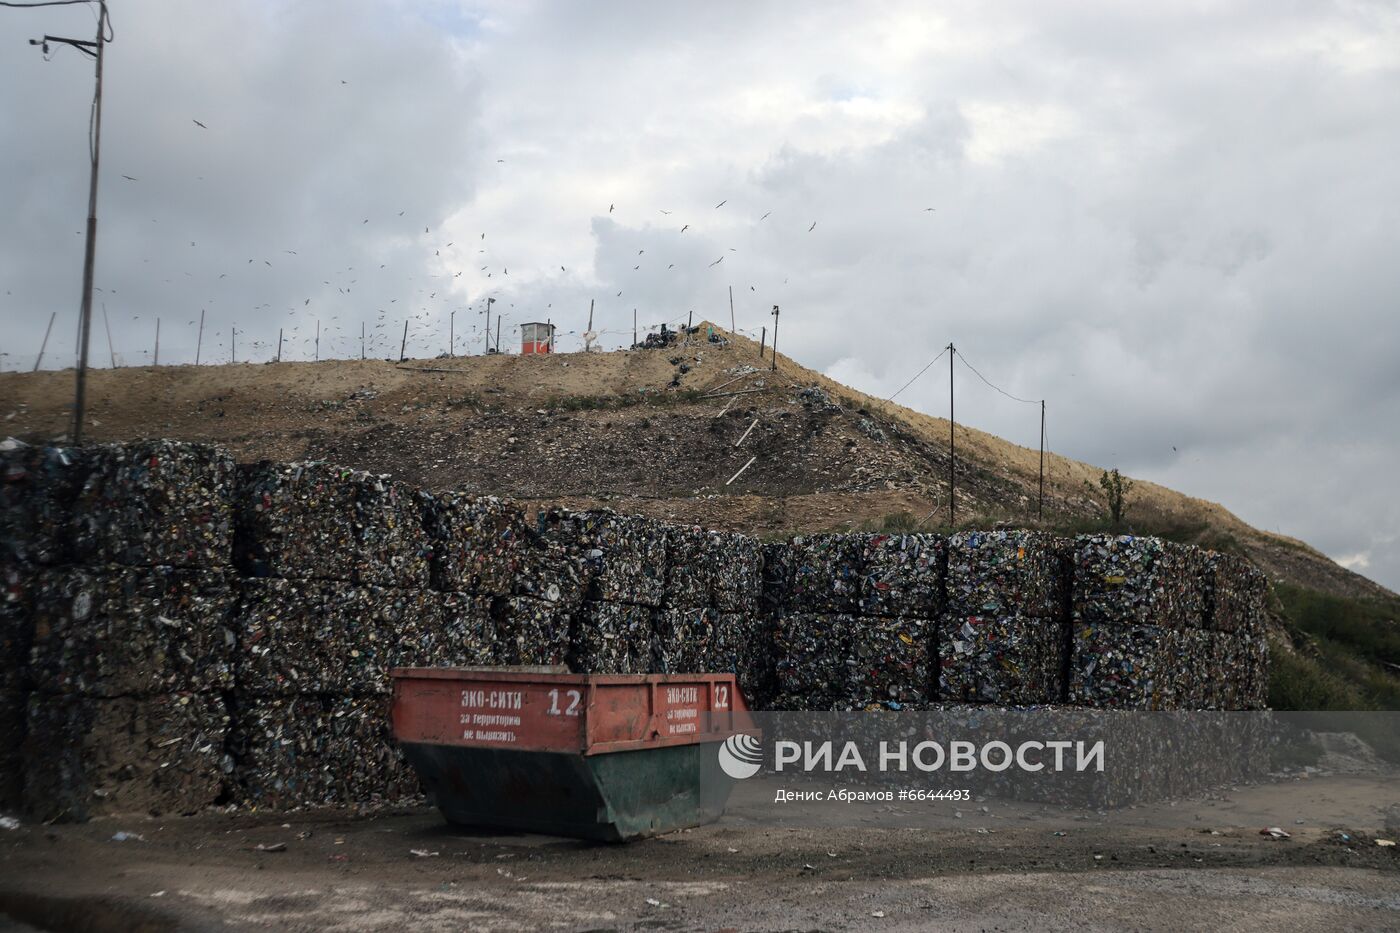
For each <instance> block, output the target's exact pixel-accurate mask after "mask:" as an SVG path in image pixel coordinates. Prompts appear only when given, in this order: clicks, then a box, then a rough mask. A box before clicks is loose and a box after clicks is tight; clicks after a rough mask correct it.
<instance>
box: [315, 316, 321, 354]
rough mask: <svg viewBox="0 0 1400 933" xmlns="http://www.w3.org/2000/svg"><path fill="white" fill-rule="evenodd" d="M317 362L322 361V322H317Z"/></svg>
mask: <svg viewBox="0 0 1400 933" xmlns="http://www.w3.org/2000/svg"><path fill="white" fill-rule="evenodd" d="M316 362H318V363H319V362H321V322H320V321H319V320H318V321H317V322H316Z"/></svg>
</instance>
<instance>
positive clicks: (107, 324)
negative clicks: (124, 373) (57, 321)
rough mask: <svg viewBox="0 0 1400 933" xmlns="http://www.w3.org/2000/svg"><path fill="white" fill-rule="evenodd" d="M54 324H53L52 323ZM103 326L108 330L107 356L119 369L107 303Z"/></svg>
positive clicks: (103, 304)
mask: <svg viewBox="0 0 1400 933" xmlns="http://www.w3.org/2000/svg"><path fill="white" fill-rule="evenodd" d="M50 323H51V324H52V322H50ZM102 326H104V327H105V328H107V355H108V356H109V357H111V358H112V368H113V369H116V368H117V351H116V350H114V349H112V322H111V321H109V320H107V302H105V301H104V302H102Z"/></svg>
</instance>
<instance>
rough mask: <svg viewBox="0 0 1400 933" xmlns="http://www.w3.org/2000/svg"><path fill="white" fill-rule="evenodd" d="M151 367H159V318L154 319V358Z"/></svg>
mask: <svg viewBox="0 0 1400 933" xmlns="http://www.w3.org/2000/svg"><path fill="white" fill-rule="evenodd" d="M152 365H154V366H159V365H160V318H156V358H155V362H154V363H153V364H152Z"/></svg>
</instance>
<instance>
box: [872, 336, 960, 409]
mask: <svg viewBox="0 0 1400 933" xmlns="http://www.w3.org/2000/svg"><path fill="white" fill-rule="evenodd" d="M947 352H948V348H947V347H944V348H943V352H942V353H939V354H938V355H937V356H935V357H934V358H933V359H931V360H929V361H928V366H925V367H924V368H923V369H921V370H919V371H918V372H916V373H915V374H914V378H913V379H910V380H909V381H908V382H906V383H904V385H902V386H900V387H899V392H903V391H904V390H905V389H907V388H909V387H910V386H911V385H913V384H914V383H915V382H916V381H917V380H918V378H919V377H920V376H922V375H923V374H924V373H926V372H928V371H929V368H930V367H932V366H933V364H934V363H937V362H938V361H939V360H941V359H943V353H947ZM899 392H896V393H895V394H894V395H891V396H890V397H889V398H887V399H885V401H887V402H893V401H894V399H895V395H898V394H899Z"/></svg>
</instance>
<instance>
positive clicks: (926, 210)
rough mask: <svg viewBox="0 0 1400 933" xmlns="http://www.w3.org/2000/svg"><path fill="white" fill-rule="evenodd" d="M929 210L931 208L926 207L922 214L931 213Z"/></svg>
mask: <svg viewBox="0 0 1400 933" xmlns="http://www.w3.org/2000/svg"><path fill="white" fill-rule="evenodd" d="M931 210H933V208H931V207H926V208H924V213H928V212H929V211H931Z"/></svg>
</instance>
